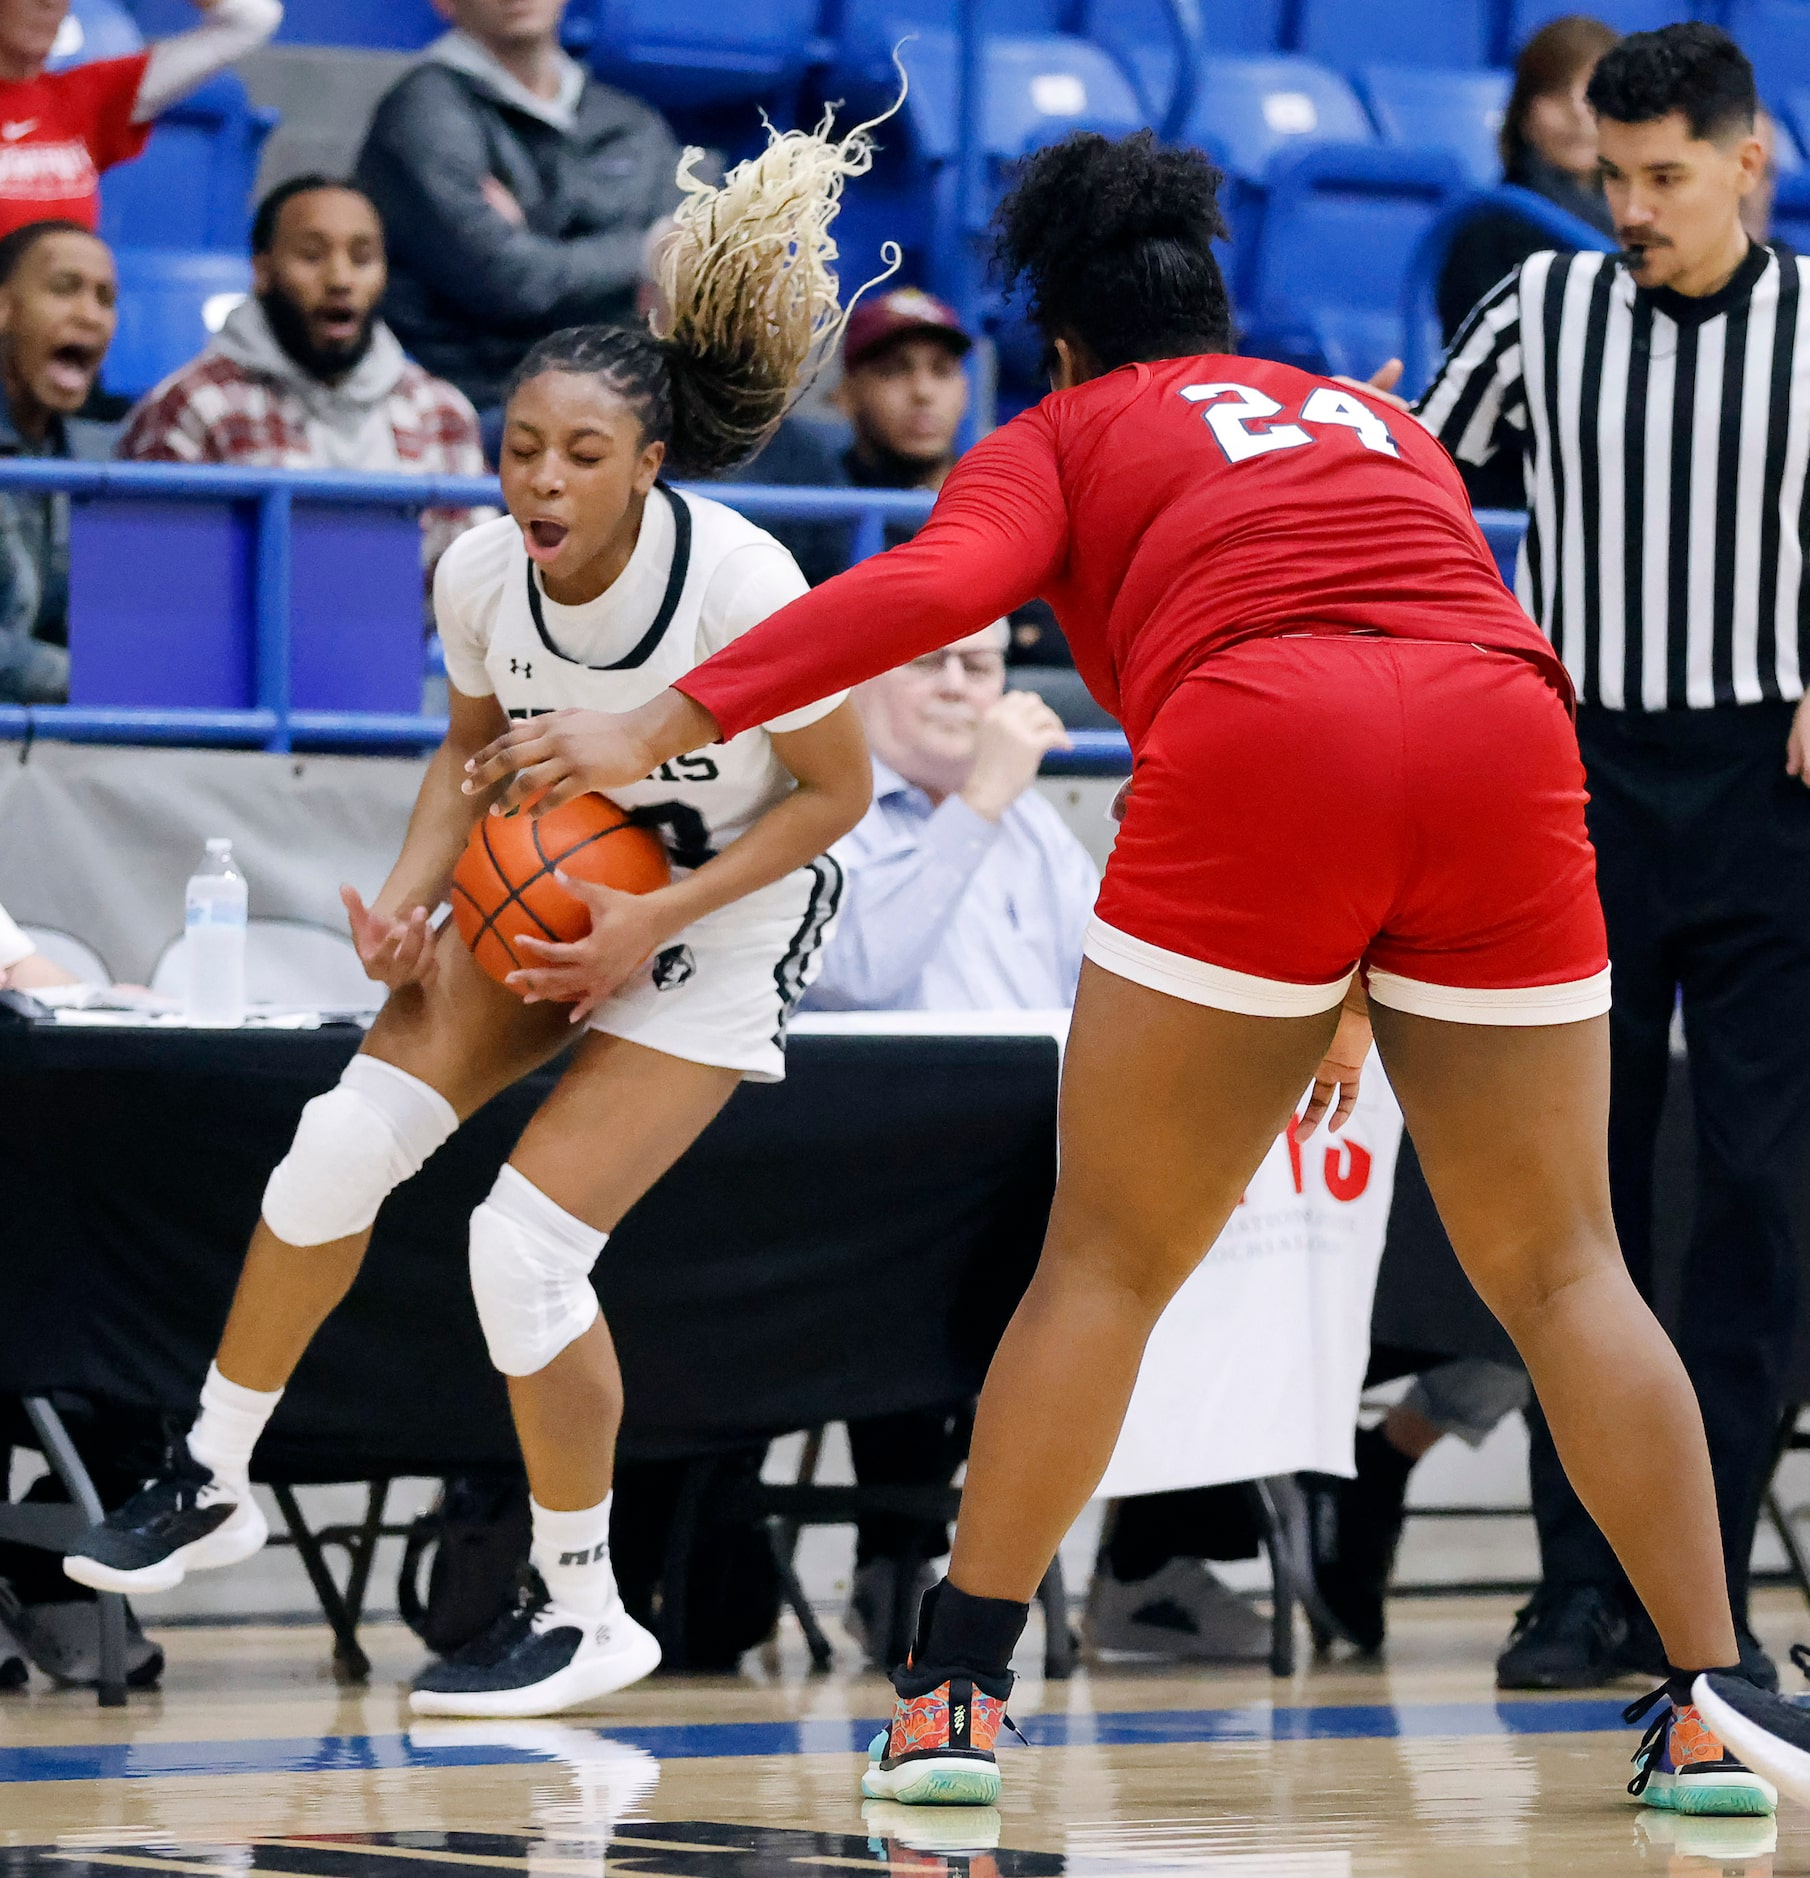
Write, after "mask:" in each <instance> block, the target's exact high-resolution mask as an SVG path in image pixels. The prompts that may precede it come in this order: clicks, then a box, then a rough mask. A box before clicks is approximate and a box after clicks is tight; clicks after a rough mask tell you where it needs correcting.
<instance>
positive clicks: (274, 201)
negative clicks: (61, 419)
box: [119, 176, 484, 565]
mask: <svg viewBox="0 0 1810 1878" xmlns="http://www.w3.org/2000/svg"><path fill="white" fill-rule="evenodd" d="M251 247H252V286H253V296H252V298H251V299H249V300H246V301H244V302H243V303H242V304H240V305H239V306H238V307H235V308H234V310H233V311H232V312H231V313H230V314H229V315H228V316H227V319H226V323H225V324H224V325H223V326H222V327H221V329H220V332H219V334H218V335H217V336H216V337H215V338H214V339H213V340H212V342H211V343H210V344H209V345H208V347H207V349H206V350H205V351H204V352H203V353H202V354H201V355H200V356H199V357H198V358H195V359H192V360H190V362H189V363H188V364H187V365H185V366H183V367H182V369H181V370H180V371H178V372H175V373H173V374H172V375H171V376H170V377H168V378H166V379H165V380H164V381H163V383H162V384H160V385H158V386H157V387H156V388H155V389H154V390H152V391H151V392H150V393H149V394H148V395H147V396H146V397H145V398H144V399H143V400H142V401H141V402H140V403H139V404H138V406H137V407H136V408H135V409H134V410H133V412H132V414H131V416H130V417H129V418H128V419H127V421H126V429H125V434H124V435H123V436H122V438H121V439H120V444H119V454H120V455H121V456H124V457H134V458H137V459H139V460H141V461H149V462H159V463H256V464H269V465H273V466H277V467H281V468H287V469H357V470H372V471H405V472H406V471H418V472H420V473H421V474H424V475H456V476H467V475H470V476H475V475H481V474H482V473H483V468H484V459H483V453H482V451H481V450H480V448H479V445H478V422H477V416H476V413H475V412H473V410H472V408H471V405H470V404H469V403H468V402H467V401H466V399H465V398H464V397H463V396H462V395H461V394H460V393H459V392H458V391H457V390H456V389H455V388H454V387H453V386H451V385H449V384H447V383H446V382H445V381H444V380H443V379H438V378H435V377H433V376H431V375H430V374H429V373H427V372H425V371H423V370H422V369H421V367H420V366H419V365H417V364H415V363H414V361H413V360H411V359H410V358H408V357H407V356H406V355H405V354H404V352H403V350H402V347H401V345H400V344H399V343H398V341H397V339H396V336H395V334H394V333H392V332H391V331H390V329H389V328H388V327H387V326H386V325H385V324H384V323H383V321H382V320H381V319H379V318H378V315H377V307H378V302H379V301H380V300H381V299H382V297H383V290H384V282H385V262H384V231H383V224H382V223H381V222H380V221H379V220H378V217H377V211H376V210H375V209H374V208H373V207H372V206H371V201H370V198H369V197H368V196H366V195H365V194H364V193H363V191H362V190H359V189H356V188H354V187H353V186H352V185H351V184H349V183H343V182H336V181H334V180H332V179H331V178H329V177H325V176H298V177H295V178H293V179H292V180H290V181H289V182H286V183H283V184H281V185H280V186H279V187H277V188H276V189H273V190H272V191H271V192H270V194H269V195H268V196H266V197H265V198H264V201H263V202H262V203H261V204H260V205H259V207H258V211H257V215H256V218H255V219H254V221H253V223H252V235H251ZM424 519H425V520H426V523H427V539H426V543H425V549H426V557H427V559H428V561H429V563H430V565H431V563H432V561H434V560H436V559H437V558H438V555H439V551H440V550H441V549H443V548H444V547H445V545H446V543H447V542H448V541H449V540H451V538H452V536H453V535H454V534H456V533H457V532H458V530H459V528H460V527H461V526H463V525H464V524H465V521H466V519H467V518H466V516H465V515H464V514H463V513H459V514H451V513H441V512H435V513H431V514H430V515H429V516H428V517H427V518H424Z"/></svg>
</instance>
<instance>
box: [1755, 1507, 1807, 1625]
mask: <svg viewBox="0 0 1810 1878" xmlns="http://www.w3.org/2000/svg"><path fill="white" fill-rule="evenodd" d="M1763 1504H1764V1506H1765V1509H1766V1516H1767V1518H1768V1519H1770V1520H1771V1521H1772V1528H1773V1531H1774V1532H1776V1533H1777V1534H1778V1535H1779V1544H1780V1545H1782V1546H1783V1547H1784V1548H1785V1563H1786V1566H1787V1567H1788V1568H1789V1570H1790V1572H1791V1576H1792V1577H1793V1578H1794V1579H1795V1580H1796V1581H1797V1588H1798V1590H1800V1591H1801V1592H1802V1593H1803V1594H1804V1598H1805V1601H1806V1602H1810V1553H1806V1552H1805V1550H1804V1542H1803V1541H1802V1540H1801V1539H1800V1538H1799V1537H1798V1536H1797V1528H1796V1527H1795V1526H1794V1525H1793V1524H1792V1520H1791V1515H1790V1513H1789V1512H1788V1511H1787V1510H1786V1508H1785V1506H1784V1503H1783V1502H1782V1501H1781V1500H1780V1499H1779V1490H1778V1488H1777V1487H1768V1488H1767V1489H1766V1498H1765V1501H1764V1502H1763Z"/></svg>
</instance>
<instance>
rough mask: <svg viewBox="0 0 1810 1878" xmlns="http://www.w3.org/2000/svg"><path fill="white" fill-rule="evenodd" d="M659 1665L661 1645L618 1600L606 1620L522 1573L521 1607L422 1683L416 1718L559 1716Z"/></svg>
mask: <svg viewBox="0 0 1810 1878" xmlns="http://www.w3.org/2000/svg"><path fill="white" fill-rule="evenodd" d="M659 1666H660V1645H659V1643H658V1642H657V1641H656V1640H655V1638H654V1636H653V1633H652V1632H651V1631H648V1630H644V1629H643V1628H642V1627H641V1626H640V1625H639V1624H638V1623H636V1622H635V1620H634V1619H633V1618H632V1617H631V1616H629V1614H628V1612H627V1611H626V1610H624V1609H623V1607H622V1600H621V1599H620V1598H616V1599H615V1600H614V1601H613V1602H612V1604H611V1606H610V1608H609V1610H607V1611H606V1612H605V1613H604V1614H603V1615H602V1616H601V1617H595V1618H584V1617H581V1616H579V1615H578V1614H577V1613H576V1612H574V1611H568V1610H565V1609H564V1608H562V1607H561V1606H560V1605H557V1604H555V1603H554V1602H553V1600H552V1598H551V1597H550V1596H549V1595H548V1592H547V1587H546V1584H545V1582H544V1581H543V1579H542V1578H541V1575H540V1573H539V1572H537V1571H535V1570H534V1569H533V1567H532V1566H530V1567H529V1568H528V1569H526V1570H525V1571H524V1572H523V1573H522V1577H521V1583H520V1586H519V1588H518V1591H517V1595H516V1602H515V1605H514V1607H513V1608H512V1609H511V1610H508V1611H505V1612H504V1614H503V1615H502V1616H501V1617H499V1618H498V1619H497V1621H496V1622H495V1623H494V1624H493V1625H492V1626H491V1627H490V1629H489V1630H487V1631H486V1632H485V1633H484V1635H483V1636H481V1637H479V1638H477V1639H476V1640H475V1641H474V1642H471V1643H468V1644H467V1645H466V1646H465V1648H464V1649H462V1650H460V1651H459V1652H458V1653H457V1654H456V1655H454V1656H451V1657H448V1658H447V1660H446V1661H445V1662H443V1663H436V1664H434V1665H433V1667H432V1668H431V1669H426V1670H423V1671H422V1673H421V1674H420V1675H419V1676H417V1677H416V1678H415V1684H414V1687H413V1688H412V1689H411V1690H410V1692H409V1707H410V1709H411V1710H412V1711H413V1712H414V1713H415V1714H417V1715H471V1716H477V1717H480V1718H486V1719H487V1718H490V1717H493V1716H494V1717H497V1718H500V1719H503V1720H508V1719H510V1718H513V1717H518V1716H529V1715H556V1714H559V1713H560V1712H561V1711H562V1710H565V1709H571V1708H581V1707H583V1705H584V1704H585V1703H587V1702H595V1701H597V1700H598V1699H599V1698H600V1697H602V1696H606V1695H614V1694H615V1692H616V1691H617V1690H618V1689H626V1688H627V1687H628V1686H629V1684H630V1683H632V1682H639V1681H640V1680H641V1678H642V1677H643V1676H647V1675H651V1674H652V1673H653V1672H654V1670H656V1669H657V1668H659Z"/></svg>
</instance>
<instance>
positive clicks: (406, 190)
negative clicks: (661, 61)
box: [357, 0, 679, 412]
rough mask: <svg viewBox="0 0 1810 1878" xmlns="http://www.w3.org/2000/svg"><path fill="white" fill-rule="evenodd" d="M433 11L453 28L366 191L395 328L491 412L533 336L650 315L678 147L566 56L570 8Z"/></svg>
mask: <svg viewBox="0 0 1810 1878" xmlns="http://www.w3.org/2000/svg"><path fill="white" fill-rule="evenodd" d="M435 5H436V6H437V8H438V9H439V11H440V12H441V13H442V14H443V15H444V16H445V17H446V18H447V19H448V20H449V21H451V22H452V26H453V30H452V31H451V32H449V33H447V34H446V35H445V36H444V37H443V38H441V39H438V40H436V41H435V42H434V43H433V45H431V46H430V47H429V48H428V49H427V54H426V57H425V58H424V59H423V60H422V62H421V64H420V65H418V66H416V67H415V69H414V70H413V71H411V72H409V73H408V74H407V75H406V76H405V77H404V78H403V79H401V81H400V82H399V83H397V84H396V85H395V86H394V87H393V88H392V89H391V91H390V92H389V93H388V95H387V96H386V97H385V98H384V99H383V101H382V103H381V104H379V105H378V107H377V114H376V116H375V117H374V118H373V119H372V122H371V129H370V134H369V135H368V136H367V137H366V139H365V146H364V149H363V151H362V152H361V153H360V155H359V159H358V168H357V181H358V184H359V187H360V188H362V189H363V190H364V192H365V193H366V194H367V195H368V196H369V197H370V198H371V200H372V201H373V202H374V203H376V205H377V210H378V213H379V214H380V215H381V216H382V217H383V223H384V231H385V236H386V239H387V242H388V245H389V263H390V285H389V292H388V294H387V296H386V298H385V301H384V317H385V319H386V320H387V321H388V322H389V324H390V326H391V327H392V329H393V330H394V331H395V333H396V336H397V337H398V338H399V339H400V340H401V341H402V343H403V345H404V346H405V347H406V348H407V349H408V351H409V352H411V353H412V354H413V355H414V356H415V358H416V359H418V360H419V361H420V362H421V364H422V365H424V366H425V367H426V368H427V369H428V370H429V371H430V372H432V373H434V374H435V375H436V376H438V377H441V378H445V379H450V380H451V382H452V383H453V384H455V385H457V386H458V388H459V389H460V390H461V391H462V392H464V393H465V395H466V396H467V397H468V398H469V399H470V400H471V401H472V403H473V404H475V405H476V406H477V407H478V409H479V411H480V412H482V411H485V410H487V409H489V408H492V407H494V406H495V405H496V404H497V403H498V402H499V396H500V392H501V387H502V383H503V380H504V379H505V378H506V377H507V376H508V374H509V372H510V370H511V369H512V368H513V367H514V365H515V363H516V361H517V360H518V359H520V358H521V356H522V354H523V353H524V352H526V351H527V349H528V347H529V346H531V345H532V344H533V343H534V341H535V340H536V339H539V338H541V337H543V336H544V335H545V334H547V333H550V332H556V331H557V330H558V329H559V328H560V327H562V326H574V325H580V324H584V323H587V322H591V321H601V322H605V323H611V322H627V321H630V320H633V319H634V318H635V317H636V316H637V314H638V312H639V311H640V310H641V289H642V287H643V284H644V283H645V282H646V280H647V278H648V273H649V266H648V263H649V245H650V238H651V236H652V234H653V231H654V230H655V228H656V227H657V225H658V224H659V222H660V221H661V220H662V218H663V217H664V216H666V215H667V214H669V213H670V212H671V210H672V209H673V208H674V207H675V206H676V204H677V202H678V195H679V192H678V187H677V185H676V183H675V181H674V172H675V170H676V168H677V165H678V156H679V152H678V146H677V145H676V143H675V142H674V141H673V136H672V132H671V131H670V130H669V129H668V128H667V125H666V122H665V120H664V119H663V118H662V117H661V116H660V115H659V113H658V112H656V111H653V110H651V109H649V107H648V106H646V105H644V104H641V103H639V102H638V101H637V100H635V99H633V98H630V97H628V96H626V95H625V94H624V93H622V92H619V91H613V90H611V88H610V87H609V86H607V85H602V84H599V83H598V82H597V81H596V80H595V79H593V78H591V77H590V76H589V75H588V74H587V73H586V72H585V70H584V68H583V67H582V66H580V65H579V64H577V63H576V61H574V60H573V59H571V58H569V57H567V55H566V54H565V53H564V52H563V51H562V50H561V49H560V44H559V22H560V15H561V14H562V13H563V12H564V10H565V0H435Z"/></svg>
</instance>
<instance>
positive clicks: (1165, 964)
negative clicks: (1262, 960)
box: [1081, 915, 1352, 1017]
mask: <svg viewBox="0 0 1810 1878" xmlns="http://www.w3.org/2000/svg"><path fill="white" fill-rule="evenodd" d="M1081 949H1082V951H1083V952H1084V953H1085V954H1086V956H1087V957H1088V958H1090V959H1092V960H1093V962H1094V963H1095V964H1096V965H1098V966H1100V967H1101V968H1102V969H1103V970H1105V971H1109V972H1112V973H1113V974H1114V975H1115V976H1117V977H1119V978H1129V979H1130V980H1131V982H1132V983H1133V984H1136V985H1144V986H1147V987H1148V988H1149V989H1150V990H1152V991H1162V992H1166V993H1167V994H1168V995H1169V996H1170V997H1172V998H1186V999H1187V1001H1188V1002H1189V1003H1190V1004H1210V1005H1212V1006H1213V1008H1214V1009H1215V1010H1220V1011H1236V1012H1238V1013H1240V1014H1241V1015H1243V1016H1245V1017H1312V1016H1314V1015H1315V1014H1316V1013H1317V1012H1320V1011H1330V1010H1331V1009H1332V1008H1333V1006H1334V1005H1335V1004H1342V1003H1343V1002H1344V999H1345V992H1346V989H1347V988H1348V987H1349V985H1350V984H1351V978H1352V974H1351V973H1350V972H1347V973H1346V974H1345V975H1344V977H1343V978H1337V979H1334V980H1333V982H1332V983H1331V984H1326V985H1291V984H1287V983H1285V982H1283V981H1282V980H1281V979H1277V978H1256V977H1253V976H1252V975H1251V974H1250V973H1249V972H1235V971H1232V970H1230V969H1229V968H1228V967H1226V966H1224V965H1209V964H1208V963H1207V962H1206V960H1205V959H1191V958H1189V957H1188V956H1187V955H1186V954H1185V953H1181V952H1170V951H1167V950H1166V949H1165V948H1164V947H1162V946H1153V945H1152V944H1151V943H1150V942H1149V940H1147V939H1134V938H1133V937H1132V936H1131V934H1130V933H1128V932H1120V931H1119V929H1118V928H1117V927H1116V926H1108V925H1107V923H1106V922H1105V921H1104V920H1103V919H1101V918H1100V917H1099V916H1098V915H1096V916H1095V917H1094V918H1093V920H1092V921H1090V922H1089V924H1088V928H1087V939H1086V942H1085V943H1084V944H1083V946H1082V948H1081Z"/></svg>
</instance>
